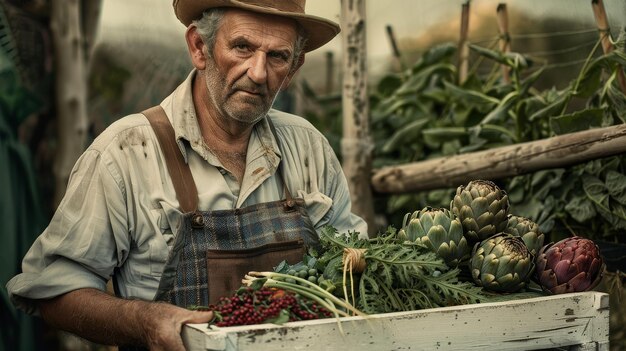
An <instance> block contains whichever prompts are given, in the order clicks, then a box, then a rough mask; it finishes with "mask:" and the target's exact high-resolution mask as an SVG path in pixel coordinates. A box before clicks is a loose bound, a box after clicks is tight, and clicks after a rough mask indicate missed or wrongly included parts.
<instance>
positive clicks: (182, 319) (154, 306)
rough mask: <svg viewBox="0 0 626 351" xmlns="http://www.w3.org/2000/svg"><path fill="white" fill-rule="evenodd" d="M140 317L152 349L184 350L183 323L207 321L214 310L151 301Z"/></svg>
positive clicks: (154, 350) (155, 350)
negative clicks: (205, 310) (185, 307)
mask: <svg viewBox="0 0 626 351" xmlns="http://www.w3.org/2000/svg"><path fill="white" fill-rule="evenodd" d="M149 305H150V306H148V307H147V309H146V310H145V311H144V312H145V313H142V312H141V311H139V313H140V314H141V316H139V318H140V319H143V320H144V323H142V324H143V325H144V326H145V327H144V328H143V331H144V333H145V334H144V336H143V338H142V339H143V340H145V341H146V345H147V346H148V347H149V349H150V350H151V351H161V350H163V351H170V350H172V351H179V350H180V351H184V350H185V347H184V346H183V341H182V339H181V337H180V332H181V330H182V326H183V324H187V323H206V322H208V321H210V320H211V319H212V318H213V312H200V311H190V310H187V309H184V308H180V307H177V306H174V305H171V304H168V303H150V304H149Z"/></svg>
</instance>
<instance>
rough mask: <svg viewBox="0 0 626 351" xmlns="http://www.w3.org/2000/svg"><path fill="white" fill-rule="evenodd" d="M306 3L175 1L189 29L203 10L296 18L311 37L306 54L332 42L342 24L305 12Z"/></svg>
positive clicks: (285, 0)
mask: <svg viewBox="0 0 626 351" xmlns="http://www.w3.org/2000/svg"><path fill="white" fill-rule="evenodd" d="M305 3H306V0H174V2H173V5H174V12H175V13H176V17H178V19H179V20H180V21H181V22H182V23H183V24H184V25H185V26H188V25H190V24H191V22H192V21H193V20H195V19H198V18H200V17H201V16H202V12H203V11H204V10H207V9H210V8H215V7H234V8H239V9H243V10H248V11H253V12H258V13H265V14H270V15H275V16H282V17H288V18H291V19H294V20H295V21H297V22H298V23H299V24H300V25H301V26H302V27H303V28H304V30H305V31H306V33H307V35H308V40H307V44H306V46H305V48H304V51H307V52H308V51H312V50H315V49H317V48H319V47H320V46H322V45H324V44H326V43H327V42H329V41H330V40H331V39H332V38H334V37H335V36H336V35H337V34H338V33H339V31H340V28H339V25H338V24H337V23H335V22H332V21H329V20H327V19H325V18H321V17H317V16H312V15H307V14H305V13H304V6H305Z"/></svg>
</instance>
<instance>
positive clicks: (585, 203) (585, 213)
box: [565, 196, 596, 223]
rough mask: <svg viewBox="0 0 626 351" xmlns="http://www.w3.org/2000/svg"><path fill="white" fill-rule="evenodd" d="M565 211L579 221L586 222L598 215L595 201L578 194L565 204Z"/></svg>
mask: <svg viewBox="0 0 626 351" xmlns="http://www.w3.org/2000/svg"><path fill="white" fill-rule="evenodd" d="M565 211H567V213H569V214H570V216H572V218H574V219H575V220H576V221H578V222H579V223H584V222H586V221H588V220H590V219H592V218H593V217H595V215H596V208H595V206H593V202H591V201H589V199H587V198H586V197H583V196H578V197H575V198H574V199H572V200H571V201H570V202H568V203H567V205H565Z"/></svg>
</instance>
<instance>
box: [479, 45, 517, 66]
mask: <svg viewBox="0 0 626 351" xmlns="http://www.w3.org/2000/svg"><path fill="white" fill-rule="evenodd" d="M469 48H470V49H472V50H474V51H476V52H477V53H478V54H479V55H481V56H484V57H486V58H488V59H491V60H494V61H496V62H497V63H501V64H503V65H507V66H510V67H512V66H513V62H511V59H510V58H509V57H507V56H505V55H504V54H503V53H502V52H500V51H494V50H489V49H487V48H484V47H482V46H478V45H474V44H469Z"/></svg>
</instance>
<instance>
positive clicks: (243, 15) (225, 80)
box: [204, 10, 297, 124]
mask: <svg viewBox="0 0 626 351" xmlns="http://www.w3.org/2000/svg"><path fill="white" fill-rule="evenodd" d="M296 37H297V33H296V27H295V23H294V22H293V21H291V20H289V19H282V18H280V17H275V16H263V15H259V14H254V13H251V12H246V11H239V10H229V11H226V13H225V14H224V18H223V19H222V22H221V26H220V29H219V30H218V32H217V36H216V39H215V46H214V49H213V56H212V58H211V57H210V56H209V57H207V66H206V69H205V71H204V72H205V78H206V85H207V89H208V95H209V98H210V99H211V100H212V101H211V102H212V103H213V104H214V107H215V108H216V109H217V111H218V112H220V113H221V114H222V116H223V117H224V118H232V119H234V120H237V121H239V122H244V123H250V124H253V123H256V122H257V121H259V120H260V119H261V118H263V117H264V116H265V114H266V113H267V111H268V110H269V109H270V107H271V106H272V103H273V102H274V98H275V96H276V94H277V93H278V92H279V91H280V89H281V88H282V87H283V84H286V83H288V81H289V79H290V78H291V75H292V74H293V72H292V70H291V68H292V65H293V60H294V57H293V52H294V44H295V41H296Z"/></svg>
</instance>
